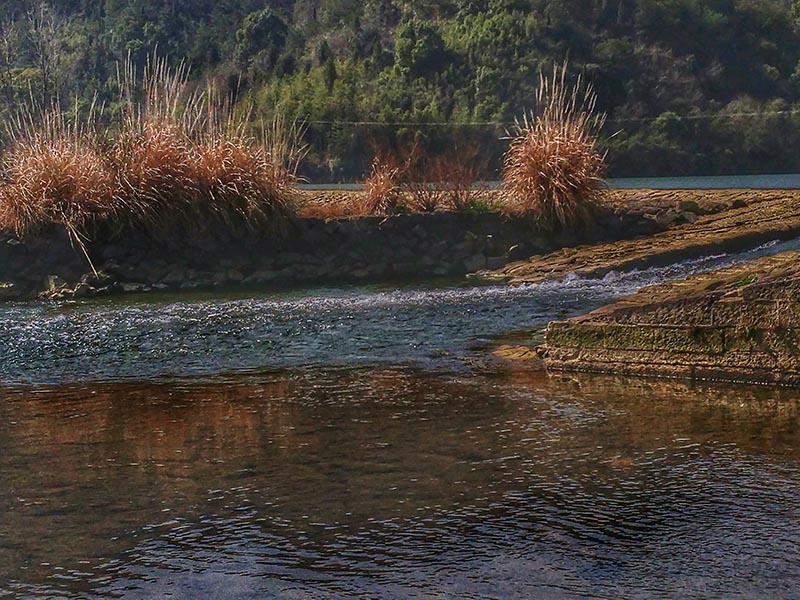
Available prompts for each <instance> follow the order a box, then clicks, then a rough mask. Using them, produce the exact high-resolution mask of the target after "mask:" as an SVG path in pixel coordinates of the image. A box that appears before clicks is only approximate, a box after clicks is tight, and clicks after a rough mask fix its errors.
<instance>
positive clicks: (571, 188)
mask: <svg viewBox="0 0 800 600" xmlns="http://www.w3.org/2000/svg"><path fill="white" fill-rule="evenodd" d="M536 100H537V105H538V107H539V108H538V114H536V115H533V114H531V115H525V117H524V118H523V121H522V123H520V124H518V125H517V127H516V130H515V131H514V132H513V133H512V134H510V138H511V145H510V147H509V150H508V153H507V154H506V157H505V164H504V170H503V176H502V185H503V190H504V194H503V204H504V210H506V211H507V212H509V213H512V214H516V215H525V216H532V217H533V218H534V219H535V220H536V222H537V224H538V225H539V226H540V227H542V228H546V229H553V228H557V227H559V226H560V227H567V226H580V225H582V224H586V223H587V222H589V221H591V219H592V218H593V216H594V214H595V212H596V210H597V208H598V205H599V203H600V201H601V199H602V196H603V192H604V187H605V184H604V181H603V176H604V175H605V153H604V152H602V151H601V150H600V149H599V147H598V143H597V138H598V134H599V131H600V129H601V128H602V126H603V124H604V122H605V117H604V115H598V114H596V113H595V108H596V102H597V97H596V95H595V94H594V92H593V91H592V89H591V87H590V86H583V85H582V82H581V81H580V80H578V82H577V83H576V84H575V85H574V86H572V87H570V86H569V85H568V84H567V83H566V65H564V66H563V67H560V68H559V67H555V68H554V69H553V74H552V76H551V77H549V78H547V77H544V76H541V77H540V85H539V91H538V93H537V98H536Z"/></svg>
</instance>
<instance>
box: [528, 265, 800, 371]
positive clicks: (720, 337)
mask: <svg viewBox="0 0 800 600" xmlns="http://www.w3.org/2000/svg"><path fill="white" fill-rule="evenodd" d="M540 355H541V356H543V357H544V362H545V366H546V367H547V368H548V369H549V370H556V371H586V372H600V373H621V374H628V375H648V376H658V377H673V378H681V379H692V380H712V381H732V382H749V383H768V384H782V385H793V386H796V385H800V252H787V253H784V254H781V255H777V256H772V257H767V258H762V259H759V260H757V261H753V262H751V263H747V264H743V265H738V266H736V267H732V268H729V269H725V270H721V271H717V272H714V273H706V274H702V275H696V276H693V277H690V278H688V279H686V280H684V281H681V282H676V283H668V284H663V285H659V286H654V287H650V288H645V289H643V290H641V291H640V292H639V293H637V294H635V295H633V296H630V297H627V298H623V299H621V300H619V301H618V302H617V303H615V304H613V305H610V306H607V307H604V308H601V309H599V310H597V311H594V312H592V313H590V314H588V315H585V316H582V317H578V318H575V319H571V320H569V321H563V322H556V323H551V324H550V325H549V326H548V328H547V332H546V335H545V344H544V346H543V347H541V348H540Z"/></svg>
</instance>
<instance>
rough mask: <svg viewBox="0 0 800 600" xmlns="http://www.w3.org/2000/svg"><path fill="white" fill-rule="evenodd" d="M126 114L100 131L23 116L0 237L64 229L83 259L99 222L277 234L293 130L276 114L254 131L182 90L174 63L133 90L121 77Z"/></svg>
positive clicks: (287, 191) (6, 163) (291, 175)
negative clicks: (51, 225) (220, 224)
mask: <svg viewBox="0 0 800 600" xmlns="http://www.w3.org/2000/svg"><path fill="white" fill-rule="evenodd" d="M120 90H121V103H122V105H123V107H124V116H123V119H122V122H121V124H119V125H118V126H117V127H116V128H113V129H112V128H111V127H106V128H105V129H103V130H100V129H99V128H98V127H97V125H96V123H97V122H98V119H96V118H95V116H96V115H95V114H94V110H92V111H90V115H89V116H88V117H86V118H84V119H83V120H82V119H81V118H80V117H79V115H78V110H77V108H76V110H75V113H74V115H72V116H71V118H70V119H67V118H66V117H65V116H64V114H63V113H62V112H61V111H59V110H58V109H57V108H54V109H52V110H49V111H39V112H41V116H40V117H38V118H37V117H35V116H34V115H35V113H36V112H37V111H35V110H34V109H28V110H27V111H26V112H23V113H22V114H21V115H20V116H19V117H18V118H17V119H16V121H15V122H14V125H13V127H12V128H11V129H12V131H11V140H12V142H11V146H10V149H9V150H8V152H7V153H6V154H5V156H4V160H3V180H2V181H3V182H2V183H0V229H5V230H10V231H13V232H15V233H16V234H17V235H20V236H22V235H25V234H26V233H29V232H31V231H32V230H35V229H36V228H38V227H41V226H43V225H46V224H48V223H56V224H60V225H63V226H64V227H65V228H66V229H67V231H68V233H69V235H70V237H71V238H72V239H73V241H74V242H76V243H77V244H79V245H80V246H81V248H82V249H83V251H84V252H86V248H85V245H84V241H86V240H88V239H89V238H90V237H91V235H92V233H93V230H94V227H95V226H96V225H99V224H101V223H102V224H104V225H105V226H107V227H113V228H117V229H125V228H129V227H132V228H146V229H150V230H152V231H161V232H164V233H166V232H169V231H170V229H171V227H173V226H174V225H176V224H178V223H180V224H182V225H189V226H197V227H204V226H208V225H210V224H213V223H214V221H215V220H216V221H219V222H223V223H224V224H226V225H227V226H235V225H241V224H244V225H246V226H250V227H259V228H263V229H265V230H271V231H273V232H277V231H279V230H282V229H283V225H284V223H285V218H286V216H287V215H288V214H289V212H290V199H291V192H292V186H293V185H294V184H295V183H296V181H297V167H298V165H299V164H300V162H301V161H302V159H303V157H304V156H305V146H304V145H303V144H302V143H301V142H300V138H301V137H302V135H303V131H302V129H300V128H298V127H297V126H295V125H291V126H288V125H287V123H286V122H285V121H284V119H283V118H282V117H280V116H278V117H276V119H275V120H274V121H273V122H272V123H270V124H269V125H267V126H263V127H262V128H261V131H259V132H257V133H256V134H249V133H247V130H248V123H249V122H250V114H248V113H242V114H239V115H236V114H235V113H234V111H233V110H232V109H231V107H230V105H229V103H225V102H219V101H218V98H217V94H215V92H214V90H213V88H211V87H208V88H207V89H205V90H195V91H192V90H191V89H190V86H189V80H188V71H187V70H186V69H185V67H183V66H179V67H178V68H176V69H174V70H173V69H170V68H169V67H168V66H167V64H166V62H165V61H163V60H157V59H153V60H151V61H150V63H149V64H148V65H147V68H146V69H145V75H144V77H143V79H142V81H141V83H140V82H139V81H138V80H137V78H136V76H135V72H134V69H133V67H132V66H131V64H130V62H129V63H128V64H127V65H126V66H125V68H124V70H123V75H122V76H121V77H120Z"/></svg>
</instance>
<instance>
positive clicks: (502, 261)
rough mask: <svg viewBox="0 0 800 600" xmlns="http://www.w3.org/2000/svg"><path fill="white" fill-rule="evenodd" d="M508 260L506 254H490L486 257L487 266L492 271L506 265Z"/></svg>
mask: <svg viewBox="0 0 800 600" xmlns="http://www.w3.org/2000/svg"><path fill="white" fill-rule="evenodd" d="M507 262H508V261H507V260H506V257H505V256H490V257H489V258H487V259H486V268H487V269H489V270H490V271H496V270H498V269H502V268H503V267H505V266H506V263H507Z"/></svg>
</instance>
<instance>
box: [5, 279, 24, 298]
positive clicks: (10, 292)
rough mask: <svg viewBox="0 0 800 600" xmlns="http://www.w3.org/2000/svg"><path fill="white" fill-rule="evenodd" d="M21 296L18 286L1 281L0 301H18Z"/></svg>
mask: <svg viewBox="0 0 800 600" xmlns="http://www.w3.org/2000/svg"><path fill="white" fill-rule="evenodd" d="M21 295H22V294H21V292H20V289H19V287H18V286H17V285H16V284H14V283H9V282H5V281H0V301H8V300H17V299H18V298H19V297H20V296H21Z"/></svg>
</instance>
